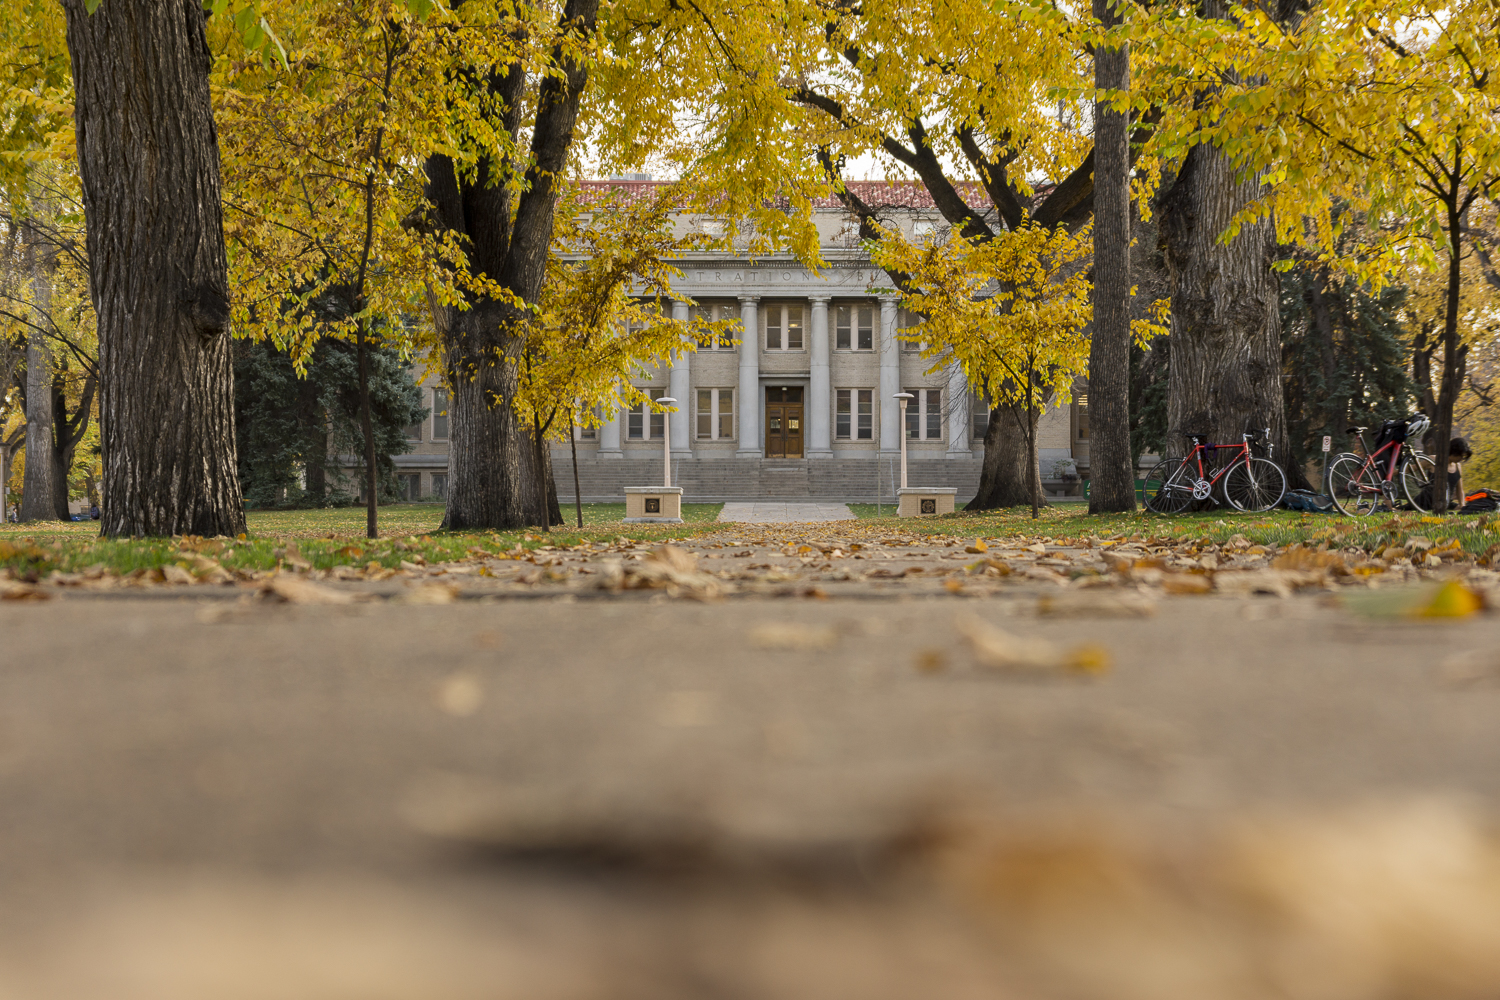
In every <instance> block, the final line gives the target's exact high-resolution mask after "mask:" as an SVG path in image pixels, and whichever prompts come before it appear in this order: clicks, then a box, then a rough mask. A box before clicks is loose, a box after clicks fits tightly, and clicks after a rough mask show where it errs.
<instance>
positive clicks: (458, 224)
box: [427, 0, 599, 530]
mask: <svg viewBox="0 0 1500 1000" xmlns="http://www.w3.org/2000/svg"><path fill="white" fill-rule="evenodd" d="M598 14H599V0H567V2H566V3H565V5H564V7H563V10H562V14H561V17H560V19H559V23H560V24H561V25H563V26H564V27H565V30H566V32H567V33H568V34H569V35H571V36H572V37H571V39H570V40H569V41H568V42H567V43H565V44H564V43H559V44H558V45H557V46H555V47H554V48H553V50H552V64H553V67H554V68H555V69H556V70H558V72H554V73H549V74H548V75H547V76H546V77H545V78H544V79H543V80H542V83H541V85H540V87H539V88H538V90H537V98H536V109H537V110H536V120H535V123H534V125H533V127H532V129H531V165H530V166H529V167H528V168H527V170H526V177H525V183H524V184H522V185H521V193H520V194H519V195H518V196H516V199H515V202H514V211H512V197H511V186H510V185H508V184H506V183H504V178H501V177H497V176H496V173H497V172H498V171H499V170H500V169H503V168H499V167H496V166H495V165H494V164H491V163H489V162H488V161H486V162H483V163H482V164H481V165H480V167H479V169H478V170H477V171H476V172H475V173H474V175H473V176H471V177H466V178H460V177H459V176H458V174H457V172H456V171H455V170H454V168H453V163H452V161H451V160H450V159H448V158H447V157H446V156H434V157H431V158H430V159H429V160H428V163H427V177H428V184H429V197H430V198H431V200H432V203H433V206H434V209H435V215H436V220H437V222H438V223H439V225H441V226H442V227H443V228H446V229H448V230H450V231H452V232H454V233H457V234H458V235H460V236H463V237H466V238H467V240H468V243H469V247H470V250H469V266H470V270H471V271H473V272H474V273H476V274H483V275H486V276H487V277H489V278H491V279H493V280H494V281H496V282H498V283H499V284H500V285H501V286H502V287H504V288H506V289H507V290H509V291H510V292H512V293H514V294H515V295H516V296H517V297H518V298H520V299H521V300H522V301H523V302H526V303H535V302H536V301H538V299H539V298H540V297H541V289H542V281H543V279H544V278H545V277H546V270H547V256H548V254H549V253H550V252H551V248H552V232H553V222H554V216H555V211H556V203H557V178H558V177H559V176H561V174H562V172H563V170H564V168H565V167H566V165H567V160H568V154H569V152H570V150H571V149H572V146H573V139H574V129H575V127H576V125H577V122H578V108H579V102H580V101H581V100H582V97H583V90H584V87H585V85H586V84H587V82H588V68H587V66H586V65H585V64H583V63H581V62H579V61H577V59H576V58H575V57H574V55H573V53H574V52H575V51H576V49H575V48H574V46H575V45H581V46H583V47H587V46H589V45H590V44H591V42H592V40H593V38H594V35H595V33H596V26H597V19H598ZM525 83H526V71H525V68H524V67H523V66H522V65H521V64H520V63H519V62H518V63H516V64H514V65H512V66H511V67H510V68H509V69H508V70H507V72H506V73H505V74H504V75H503V76H501V75H498V74H497V75H495V76H493V77H492V78H491V80H490V91H491V93H490V95H489V97H490V98H491V100H493V101H494V102H495V104H497V105H498V106H499V107H500V120H499V121H497V122H495V124H496V125H497V126H499V127H502V128H503V129H504V130H505V131H507V132H509V133H510V135H512V136H514V137H519V136H520V133H521V121H522V119H521V114H522V107H523V105H524V104H525V103H526V101H525ZM526 318H527V317H526V314H525V312H524V311H523V310H520V309H517V308H516V307H514V306H513V305H511V304H510V303H508V302H499V301H495V300H489V299H479V300H475V301H471V302H470V308H469V309H468V310H467V311H465V312H460V313H459V314H458V315H457V316H456V317H454V318H453V320H452V321H451V322H449V323H448V324H447V329H446V330H445V331H444V336H443V353H444V362H445V364H446V367H447V372H448V381H449V383H450V384H451V385H452V386H453V410H452V413H453V423H452V439H451V442H450V446H449V453H448V454H449V475H450V477H451V478H450V479H449V484H448V506H447V510H446V512H445V514H444V517H443V527H445V528H449V529H455V530H457V529H476V528H477V529H501V530H505V529H511V528H521V527H526V526H528V525H546V524H549V523H553V521H554V514H555V515H556V519H555V520H556V523H561V521H562V515H561V512H560V511H558V509H557V489H556V486H555V485H554V484H553V483H552V482H551V475H552V462H551V458H550V456H547V455H543V456H542V458H541V459H537V458H536V457H535V454H534V453H535V448H534V446H533V442H532V441H531V434H530V433H529V432H528V430H527V428H526V427H525V425H524V424H522V423H521V422H520V421H518V420H516V419H515V413H514V408H513V405H512V404H513V401H514V399H515V389H516V375H515V370H514V367H513V365H514V360H515V359H514V354H515V343H516V339H517V338H516V334H515V332H514V331H515V330H516V329H517V327H518V326H519V324H520V323H522V322H524V321H525V320H526ZM528 476H536V477H546V478H545V481H537V482H533V481H529V480H528V478H527V477H528Z"/></svg>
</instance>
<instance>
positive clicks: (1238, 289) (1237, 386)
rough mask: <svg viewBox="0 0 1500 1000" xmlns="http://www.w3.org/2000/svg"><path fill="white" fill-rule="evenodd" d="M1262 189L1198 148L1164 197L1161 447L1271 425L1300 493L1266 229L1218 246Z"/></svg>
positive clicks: (1235, 439)
mask: <svg viewBox="0 0 1500 1000" xmlns="http://www.w3.org/2000/svg"><path fill="white" fill-rule="evenodd" d="M1260 190H1261V189H1260V186H1259V184H1257V183H1256V182H1255V181H1254V180H1241V179H1239V178H1238V177H1237V176H1236V170H1235V167H1234V166H1233V165H1232V164H1231V163H1230V162H1229V160H1228V158H1227V157H1226V156H1225V155H1224V154H1223V153H1222V152H1221V151H1220V150H1218V149H1217V148H1215V147H1213V146H1208V145H1203V146H1195V147H1194V148H1193V149H1192V150H1191V151H1190V152H1189V153H1188V155H1187V159H1186V160H1185V162H1184V163H1183V167H1182V171H1181V173H1180V174H1179V175H1178V177H1177V182H1176V184H1175V185H1174V186H1173V188H1172V190H1171V192H1170V193H1169V194H1168V196H1167V198H1166V199H1165V205H1164V209H1165V211H1164V212H1163V219H1162V229H1161V233H1162V240H1163V243H1164V244H1165V249H1166V258H1167V265H1168V269H1169V273H1170V276H1171V282H1172V336H1171V337H1170V338H1169V342H1170V344H1171V362H1170V365H1169V371H1170V383H1169V393H1168V403H1167V435H1168V437H1167V449H1168V453H1169V454H1172V453H1176V454H1181V453H1182V451H1181V449H1182V448H1183V437H1182V436H1183V435H1184V434H1190V433H1191V434H1207V435H1209V437H1210V439H1211V440H1213V441H1214V442H1215V443H1217V444H1231V445H1235V444H1239V443H1240V440H1241V439H1240V435H1241V434H1242V433H1244V432H1245V431H1247V430H1250V429H1255V430H1260V429H1261V428H1265V427H1269V428H1270V443H1271V444H1272V446H1273V449H1274V450H1273V454H1272V457H1273V459H1274V460H1275V461H1276V462H1277V464H1278V465H1282V466H1283V468H1285V470H1286V473H1287V482H1288V485H1289V486H1291V487H1298V486H1305V485H1307V483H1306V478H1305V477H1304V476H1303V474H1302V470H1300V469H1298V468H1295V467H1290V468H1288V467H1286V464H1285V463H1286V458H1287V456H1288V455H1289V454H1290V449H1289V447H1288V441H1287V433H1286V417H1285V404H1284V401H1283V398H1282V388H1281V312H1280V301H1279V296H1280V289H1279V283H1278V280H1277V277H1276V273H1275V272H1274V271H1273V270H1272V269H1271V261H1272V257H1273V253H1274V250H1275V242H1274V235H1273V231H1272V226H1271V224H1270V222H1269V221H1262V222H1259V223H1256V224H1254V225H1247V226H1244V227H1242V228H1241V229H1240V231H1239V234H1238V235H1237V236H1236V237H1235V238H1234V239H1233V240H1232V241H1231V242H1230V243H1229V244H1228V245H1227V246H1226V245H1224V244H1222V243H1220V242H1219V237H1220V236H1221V235H1222V234H1223V233H1224V232H1225V230H1226V229H1228V227H1229V223H1230V220H1231V219H1232V218H1233V217H1234V215H1235V213H1236V212H1238V211H1239V210H1240V209H1242V208H1244V207H1245V206H1246V205H1247V204H1249V203H1250V202H1251V201H1252V200H1253V199H1255V198H1256V197H1258V196H1259V194H1260Z"/></svg>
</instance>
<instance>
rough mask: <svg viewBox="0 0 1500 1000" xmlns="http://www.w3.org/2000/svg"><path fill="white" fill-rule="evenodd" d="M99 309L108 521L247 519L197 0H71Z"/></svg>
mask: <svg viewBox="0 0 1500 1000" xmlns="http://www.w3.org/2000/svg"><path fill="white" fill-rule="evenodd" d="M64 7H65V9H66V11H67V18H68V50H69V52H70V54H71V56H72V65H73V83H74V87H75V88H76V92H77V98H76V105H75V121H76V126H77V133H78V165H79V172H80V174H81V176H82V181H83V203H84V214H85V219H86V221H87V224H88V254H89V261H90V264H91V272H90V275H89V285H90V291H91V293H92V296H93V302H94V309H95V312H96V313H97V315H98V329H99V372H100V423H101V425H102V431H103V434H102V438H103V453H104V510H103V516H102V520H101V524H100V529H101V531H102V532H103V534H105V535H183V534H194V535H224V534H229V535H232V534H236V533H238V532H241V531H244V530H245V509H244V502H243V498H242V497H241V494H240V484H239V478H238V476H237V474H236V473H237V470H236V468H235V439H234V370H233V366H232V363H231V358H230V340H229V289H228V275H227V264H226V259H225V251H224V232H223V217H222V212H221V208H220V205H221V198H220V183H219V146H218V135H217V133H216V131H215V129H214V120H213V107H212V104H211V103H210V100H209V88H208V72H209V67H210V65H211V62H212V56H211V54H210V52H209V49H208V42H207V39H206V38H205V36H204V13H203V7H202V5H201V4H200V3H198V2H197V0H106V2H105V3H103V4H101V5H100V6H99V8H98V9H97V10H96V11H95V12H94V13H93V14H92V15H91V14H89V13H88V11H87V10H86V9H85V0H64Z"/></svg>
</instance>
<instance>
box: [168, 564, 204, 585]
mask: <svg viewBox="0 0 1500 1000" xmlns="http://www.w3.org/2000/svg"><path fill="white" fill-rule="evenodd" d="M161 573H162V576H163V577H164V578H165V579H166V581H167V582H168V583H174V584H187V583H197V582H198V578H197V577H195V576H193V574H191V573H189V572H188V571H187V570H185V569H183V568H182V567H181V566H177V565H175V564H168V565H166V566H163V567H162V568H161Z"/></svg>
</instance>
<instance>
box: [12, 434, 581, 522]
mask: <svg viewBox="0 0 1500 1000" xmlns="http://www.w3.org/2000/svg"><path fill="white" fill-rule="evenodd" d="M568 447H569V449H571V450H572V452H573V509H574V510H575V511H576V512H577V514H578V527H579V528H580V529H581V528H582V527H583V488H582V487H581V486H579V485H578V440H577V439H576V438H575V437H574V436H573V415H572V414H571V413H570V414H568ZM3 482H5V480H4V479H0V483H3Z"/></svg>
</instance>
